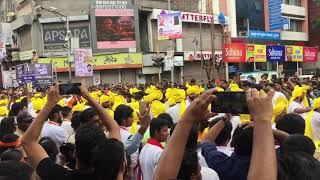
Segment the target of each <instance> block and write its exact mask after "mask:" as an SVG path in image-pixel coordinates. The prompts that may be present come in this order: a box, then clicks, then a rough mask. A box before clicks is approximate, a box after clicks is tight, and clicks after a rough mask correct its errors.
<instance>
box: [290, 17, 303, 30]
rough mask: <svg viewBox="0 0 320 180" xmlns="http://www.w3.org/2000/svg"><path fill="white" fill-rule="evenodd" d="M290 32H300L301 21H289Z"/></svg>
mask: <svg viewBox="0 0 320 180" xmlns="http://www.w3.org/2000/svg"><path fill="white" fill-rule="evenodd" d="M290 31H293V32H302V21H301V20H296V19H291V20H290Z"/></svg>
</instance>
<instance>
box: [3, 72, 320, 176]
mask: <svg viewBox="0 0 320 180" xmlns="http://www.w3.org/2000/svg"><path fill="white" fill-rule="evenodd" d="M319 88H320V78H319V77H317V76H314V77H312V78H311V79H308V78H305V79H302V80H300V79H299V78H298V77H295V76H293V77H285V78H279V79H270V78H269V77H268V75H267V74H264V75H262V77H261V80H260V81H259V82H256V80H255V79H254V78H251V79H249V80H247V81H241V80H240V76H239V75H236V76H235V77H234V78H233V79H232V80H230V81H226V80H213V81H208V82H203V81H200V82H199V81H198V82H197V81H196V80H195V79H191V80H190V81H189V82H187V83H186V84H175V83H165V82H163V83H159V84H152V83H147V84H139V85H137V84H117V85H114V84H104V85H101V86H96V87H90V88H87V87H86V85H85V83H81V86H80V87H79V89H80V93H79V94H72V95H60V93H59V83H56V84H54V85H53V86H51V87H48V88H39V89H34V90H33V91H32V92H31V91H28V89H25V88H22V87H21V88H9V89H2V90H1V92H0V179H4V180H34V179H42V180H47V179H48V180H50V179H52V180H57V179H61V180H64V179H77V180H81V179H90V180H91V179H92V180H94V179H97V180H105V179H106V180H107V179H108V180H123V179H125V180H152V179H154V180H171V179H179V180H235V179H239V180H245V179H248V180H257V179H259V180H275V179H278V180H316V179H317V180H318V179H320V162H319V161H320V158H319V157H320V93H319ZM229 91H230V92H246V98H247V105H248V107H249V111H250V114H227V113H213V112H212V111H211V109H214V107H213V106H212V102H214V101H217V98H216V96H215V95H214V94H215V92H229Z"/></svg>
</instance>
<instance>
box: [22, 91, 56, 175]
mask: <svg viewBox="0 0 320 180" xmlns="http://www.w3.org/2000/svg"><path fill="white" fill-rule="evenodd" d="M60 99H61V96H60V95H59V88H58V85H55V86H53V87H51V88H50V90H49V92H48V101H47V103H46V104H45V106H44V107H43V109H42V110H41V111H40V113H39V114H38V116H37V117H36V119H35V120H34V121H33V122H32V123H31V125H30V127H29V128H28V129H27V131H26V132H25V134H24V135H23V138H22V146H23V149H24V150H25V152H26V153H27V155H28V158H29V160H30V163H31V166H32V167H33V168H34V169H36V167H37V166H38V164H39V162H40V161H41V160H43V159H44V158H47V157H48V154H47V153H46V151H45V150H44V149H43V148H42V146H41V145H40V144H39V143H38V139H39V136H40V133H41V130H42V127H43V124H44V122H45V120H47V119H48V114H49V113H50V112H51V110H52V109H53V108H54V107H55V106H56V104H57V103H58V102H59V100H60Z"/></svg>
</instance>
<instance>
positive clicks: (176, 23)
mask: <svg viewBox="0 0 320 180" xmlns="http://www.w3.org/2000/svg"><path fill="white" fill-rule="evenodd" d="M179 38H182V21H181V13H180V12H179V13H171V14H160V15H159V16H158V40H169V39H179Z"/></svg>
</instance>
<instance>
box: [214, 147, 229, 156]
mask: <svg viewBox="0 0 320 180" xmlns="http://www.w3.org/2000/svg"><path fill="white" fill-rule="evenodd" d="M216 147H217V150H218V151H219V152H222V153H223V154H225V155H227V156H231V154H232V153H233V151H232V149H231V148H229V147H227V146H216Z"/></svg>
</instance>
